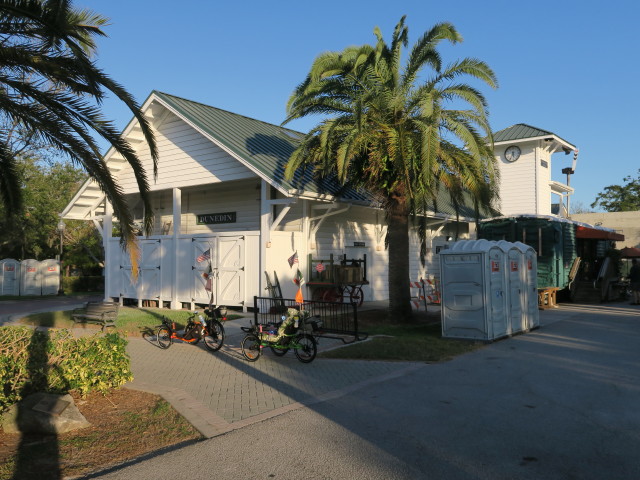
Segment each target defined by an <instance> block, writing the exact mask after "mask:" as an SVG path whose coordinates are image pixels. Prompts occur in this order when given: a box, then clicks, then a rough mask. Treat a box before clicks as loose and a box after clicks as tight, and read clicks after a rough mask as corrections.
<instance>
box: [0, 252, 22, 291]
mask: <svg viewBox="0 0 640 480" xmlns="http://www.w3.org/2000/svg"><path fill="white" fill-rule="evenodd" d="M0 295H20V262H19V261H17V260H14V259H12V258H5V259H4V260H0Z"/></svg>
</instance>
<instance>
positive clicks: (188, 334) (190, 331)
mask: <svg viewBox="0 0 640 480" xmlns="http://www.w3.org/2000/svg"><path fill="white" fill-rule="evenodd" d="M201 332H202V330H201V329H200V328H198V325H196V324H195V322H193V321H192V320H189V321H188V322H187V326H186V327H184V335H182V336H183V337H184V340H185V342H189V343H191V344H193V345H195V344H197V343H198V342H199V341H200V334H201Z"/></svg>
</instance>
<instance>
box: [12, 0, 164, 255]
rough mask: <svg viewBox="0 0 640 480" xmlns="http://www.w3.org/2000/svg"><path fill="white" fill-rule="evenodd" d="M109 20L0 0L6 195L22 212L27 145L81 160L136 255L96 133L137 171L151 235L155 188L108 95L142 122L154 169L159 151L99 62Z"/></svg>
mask: <svg viewBox="0 0 640 480" xmlns="http://www.w3.org/2000/svg"><path fill="white" fill-rule="evenodd" d="M105 23H106V19H105V18H104V17H102V16H100V15H98V14H95V13H94V12H91V11H89V10H78V9H76V8H74V7H73V6H72V3H71V1H69V0H0V125H2V127H0V197H1V198H2V201H3V203H4V205H5V207H6V208H5V210H6V212H7V213H8V214H9V215H13V216H16V215H17V214H19V213H20V210H21V204H22V198H21V191H20V185H19V182H18V181H17V179H18V174H17V169H16V165H17V163H16V162H17V161H18V160H17V158H18V154H19V151H20V148H21V146H24V142H25V141H33V142H36V143H37V144H38V145H39V146H41V147H42V148H45V149H47V150H50V151H54V152H57V153H58V154H61V155H62V156H65V157H67V158H68V159H70V160H71V161H72V162H73V163H74V164H76V165H78V164H79V165H82V167H84V169H85V170H86V171H87V173H88V174H89V175H90V176H91V177H92V178H93V179H94V180H95V181H96V182H97V183H98V185H99V186H100V188H101V189H102V191H103V192H104V193H105V195H106V196H107V198H108V200H109V201H110V202H111V204H112V205H113V211H114V214H115V215H116V216H117V217H118V220H119V221H120V225H121V229H122V238H121V242H122V244H123V246H127V247H128V248H129V251H130V253H131V255H132V258H133V259H134V260H135V256H136V255H135V254H136V251H137V250H136V243H135V229H134V222H133V220H134V219H133V216H132V214H131V212H130V210H129V207H128V206H127V204H126V202H125V198H124V193H123V191H122V189H121V188H120V187H119V186H118V185H117V184H116V182H115V181H114V179H113V177H112V176H111V173H110V171H109V169H108V168H107V165H106V163H105V162H104V161H103V159H102V156H101V153H100V151H99V148H98V144H97V143H96V140H95V139H94V138H93V136H94V135H96V134H97V135H99V136H100V137H102V138H103V139H105V140H106V141H107V142H109V144H110V145H111V147H113V148H114V149H115V150H116V151H117V152H118V153H119V154H120V155H122V156H123V157H124V158H125V159H126V161H127V162H128V163H129V164H130V165H131V167H132V168H133V171H134V173H135V176H136V179H137V183H138V187H139V190H140V194H141V196H142V199H143V202H144V204H145V229H146V231H147V232H148V231H150V229H151V226H152V221H153V213H152V209H151V205H150V202H149V195H148V192H149V185H148V181H147V176H146V172H145V169H144V168H143V166H142V163H141V162H140V160H139V158H138V156H137V154H136V152H135V150H134V149H133V148H132V147H131V145H130V144H129V143H128V142H127V141H125V140H124V139H123V138H121V137H120V134H119V132H118V131H117V130H116V128H115V125H114V124H113V123H112V122H111V121H109V120H107V119H106V118H105V117H104V116H103V115H102V113H101V111H100V104H101V103H102V101H103V100H104V98H105V96H106V95H107V94H113V95H114V96H115V97H117V98H118V99H120V100H121V101H122V102H124V103H125V105H127V107H129V109H130V110H131V111H132V112H133V114H134V116H135V118H136V119H137V120H138V122H139V124H140V127H141V129H142V131H143V132H144V136H145V139H146V141H147V144H148V145H149V149H150V152H151V156H152V158H153V162H154V174H155V173H156V165H157V150H156V144H155V140H154V137H153V133H152V131H151V128H150V126H149V124H148V122H147V120H146V119H145V118H144V116H143V115H142V113H141V111H140V107H139V105H138V104H137V103H136V101H135V99H134V98H133V97H132V96H131V95H130V94H129V93H128V92H127V91H126V90H125V89H124V88H123V87H122V86H121V85H119V84H118V83H117V82H115V81H114V80H112V79H111V78H110V77H109V76H108V75H106V74H105V73H104V72H103V71H102V70H100V69H99V68H98V67H97V66H96V64H95V63H94V62H93V61H92V58H91V57H92V54H93V53H94V52H95V49H96V44H95V41H94V39H95V38H97V37H99V36H104V35H105V34H104V32H103V31H102V30H101V29H100V27H101V26H102V25H104V24H105ZM16 131H28V132H31V135H32V138H30V139H28V140H25V139H24V138H19V139H17V140H16V138H15V136H14V133H15V132H16ZM21 144H22V145H21Z"/></svg>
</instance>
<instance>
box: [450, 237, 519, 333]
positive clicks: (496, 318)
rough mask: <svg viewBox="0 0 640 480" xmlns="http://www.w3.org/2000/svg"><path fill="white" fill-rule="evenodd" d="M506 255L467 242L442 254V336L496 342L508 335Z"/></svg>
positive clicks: (486, 243)
mask: <svg viewBox="0 0 640 480" xmlns="http://www.w3.org/2000/svg"><path fill="white" fill-rule="evenodd" d="M503 264H504V252H503V251H502V250H501V249H500V248H499V247H497V245H496V242H489V241H487V240H466V241H460V242H456V243H454V244H452V245H451V248H449V249H447V250H444V251H441V252H440V292H441V312H442V313H441V315H442V336H443V337H447V338H467V339H475V340H494V339H496V338H500V337H503V336H505V335H507V319H506V304H505V299H506V296H505V294H504V286H505V282H504V267H503Z"/></svg>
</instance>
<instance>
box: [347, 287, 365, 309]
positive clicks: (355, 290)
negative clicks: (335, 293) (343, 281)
mask: <svg viewBox="0 0 640 480" xmlns="http://www.w3.org/2000/svg"><path fill="white" fill-rule="evenodd" d="M349 300H350V301H351V304H352V305H355V306H356V307H361V306H362V302H363V301H364V295H363V294H362V288H361V287H357V286H356V287H352V288H351V292H349Z"/></svg>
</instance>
